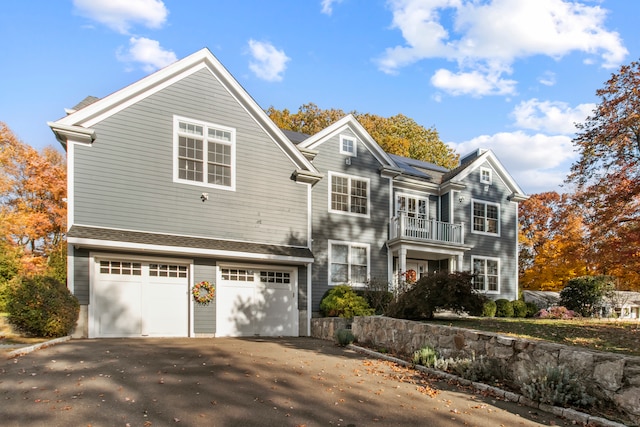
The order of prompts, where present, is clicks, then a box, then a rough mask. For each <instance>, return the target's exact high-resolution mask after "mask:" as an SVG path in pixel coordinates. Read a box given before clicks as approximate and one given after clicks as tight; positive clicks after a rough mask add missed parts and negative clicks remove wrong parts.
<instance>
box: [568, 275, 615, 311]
mask: <svg viewBox="0 0 640 427" xmlns="http://www.w3.org/2000/svg"><path fill="white" fill-rule="evenodd" d="M612 293H613V282H612V279H611V277H608V276H584V277H576V278H575V279H571V280H569V282H568V283H567V285H566V286H565V287H564V289H562V290H561V291H560V304H561V305H563V306H565V307H566V308H568V309H569V310H573V311H575V312H577V313H580V315H582V316H593V315H595V314H597V312H598V309H599V308H600V307H601V306H602V303H603V302H604V300H605V298H611V294H612Z"/></svg>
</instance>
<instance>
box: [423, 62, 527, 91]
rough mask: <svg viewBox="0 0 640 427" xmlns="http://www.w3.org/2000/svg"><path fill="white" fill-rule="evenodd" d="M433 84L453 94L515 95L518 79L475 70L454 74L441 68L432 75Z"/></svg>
mask: <svg viewBox="0 0 640 427" xmlns="http://www.w3.org/2000/svg"><path fill="white" fill-rule="evenodd" d="M431 84H432V85H434V86H435V87H437V88H438V89H442V90H444V91H445V92H448V93H450V94H452V95H471V96H484V95H513V94H514V93H515V86H516V81H515V80H505V79H501V78H500V74H499V73H491V74H489V73H487V74H484V73H482V72H480V71H478V70H474V71H471V72H468V73H464V72H460V73H455V74H454V73H452V72H451V71H449V70H445V69H439V70H438V71H436V72H435V74H434V75H433V76H432V77H431Z"/></svg>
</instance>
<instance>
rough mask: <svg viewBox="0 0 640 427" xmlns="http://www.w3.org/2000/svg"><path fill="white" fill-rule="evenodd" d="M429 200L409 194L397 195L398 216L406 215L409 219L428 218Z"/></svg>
mask: <svg viewBox="0 0 640 427" xmlns="http://www.w3.org/2000/svg"><path fill="white" fill-rule="evenodd" d="M427 206H428V200H427V199H425V198H422V197H417V196H411V195H408V194H397V195H396V214H402V213H404V214H406V215H407V216H408V217H409V218H419V219H425V218H427Z"/></svg>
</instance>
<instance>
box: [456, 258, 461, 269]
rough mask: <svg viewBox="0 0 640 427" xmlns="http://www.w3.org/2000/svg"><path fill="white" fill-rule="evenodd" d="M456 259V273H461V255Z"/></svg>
mask: <svg viewBox="0 0 640 427" xmlns="http://www.w3.org/2000/svg"><path fill="white" fill-rule="evenodd" d="M457 258H458V259H457V260H456V261H457V262H456V264H457V265H456V271H462V255H458V257H457Z"/></svg>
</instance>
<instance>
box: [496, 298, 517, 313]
mask: <svg viewBox="0 0 640 427" xmlns="http://www.w3.org/2000/svg"><path fill="white" fill-rule="evenodd" d="M496 317H513V305H512V304H511V301H509V300H507V299H503V298H501V299H498V300H496Z"/></svg>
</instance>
